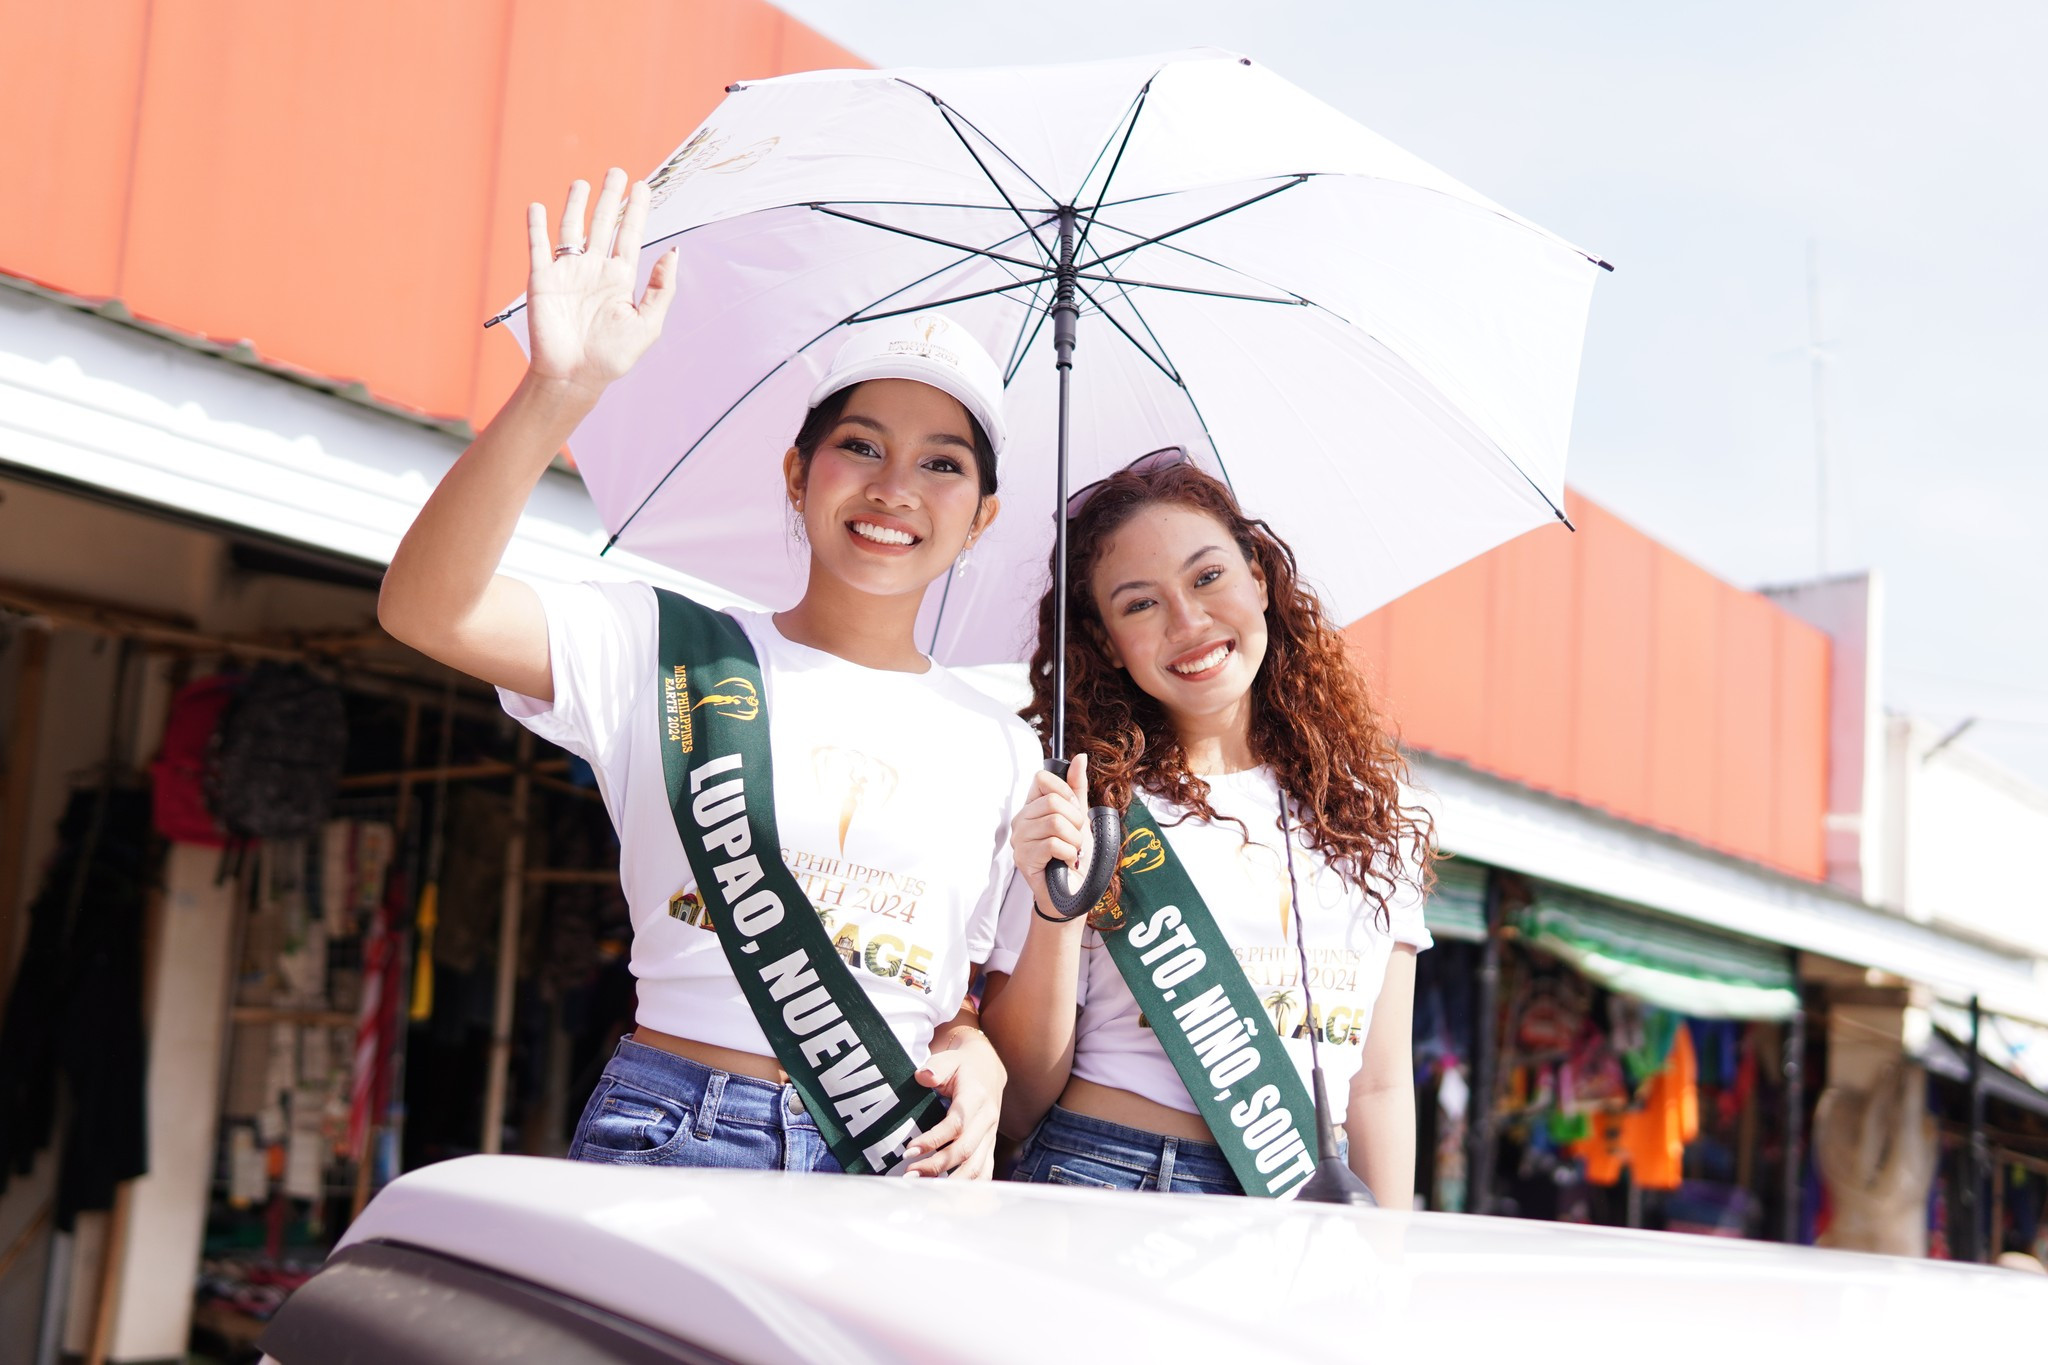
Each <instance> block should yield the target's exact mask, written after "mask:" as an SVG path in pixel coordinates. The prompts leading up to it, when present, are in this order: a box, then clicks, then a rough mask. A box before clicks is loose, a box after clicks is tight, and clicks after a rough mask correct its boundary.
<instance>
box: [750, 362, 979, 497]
mask: <svg viewBox="0 0 2048 1365" xmlns="http://www.w3.org/2000/svg"><path fill="white" fill-rule="evenodd" d="M859 387H860V385H859V384H849V385H847V386H846V387H845V388H843V389H841V390H839V391H838V392H837V393H834V394H831V395H830V396H828V397H827V398H826V399H825V401H824V402H822V403H820V404H818V406H816V407H815V408H812V409H811V410H810V411H809V412H807V413H805V414H804V424H803V425H802V426H801V427H798V428H797V433H796V439H795V440H794V441H792V442H790V444H791V445H793V446H795V447H796V455H797V462H798V464H799V465H800V466H801V467H802V469H803V471H804V477H806V478H809V477H810V473H811V457H812V456H813V455H816V454H817V453H818V447H819V446H821V445H823V444H824V443H825V438H826V437H827V436H830V435H831V434H832V428H834V427H836V426H838V425H839V419H840V418H841V417H844V416H845V415H846V403H847V400H848V399H850V398H852V397H853V391H854V390H855V389H857V388H859ZM949 396H950V395H949ZM953 401H954V402H956V403H957V402H959V400H958V399H957V398H956V399H954V400H953ZM960 408H961V411H963V412H965V411H966V409H967V405H966V404H965V403H961V404H960ZM967 425H968V427H969V428H970V429H971V430H972V431H973V433H974V471H975V473H976V474H977V475H978V476H979V477H980V479H981V496H983V497H984V498H992V497H994V496H995V493H996V448H995V446H994V445H993V444H991V443H990V441H989V439H988V433H987V432H986V431H983V430H982V429H981V419H980V418H978V417H976V416H975V415H974V414H973V413H971V412H969V413H967Z"/></svg>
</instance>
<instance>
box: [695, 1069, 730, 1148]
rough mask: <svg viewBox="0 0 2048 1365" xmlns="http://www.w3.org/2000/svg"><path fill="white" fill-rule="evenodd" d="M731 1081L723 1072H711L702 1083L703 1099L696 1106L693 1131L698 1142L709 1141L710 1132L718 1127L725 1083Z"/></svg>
mask: <svg viewBox="0 0 2048 1365" xmlns="http://www.w3.org/2000/svg"><path fill="white" fill-rule="evenodd" d="M730 1079H732V1078H731V1077H730V1076H728V1075H727V1074H726V1073H725V1072H723V1071H713V1072H712V1073H711V1075H710V1078H709V1079H707V1080H706V1081H705V1082H704V1098H703V1099H702V1100H701V1101H700V1102H699V1103H698V1105H697V1122H696V1125H695V1127H694V1131H695V1132H696V1134H697V1137H698V1139H699V1140H700V1141H704V1142H709V1141H710V1140H711V1130H712V1129H713V1128H715V1127H717V1125H718V1111H719V1108H720V1107H721V1106H722V1105H724V1103H725V1083H726V1082H727V1081H728V1080H730Z"/></svg>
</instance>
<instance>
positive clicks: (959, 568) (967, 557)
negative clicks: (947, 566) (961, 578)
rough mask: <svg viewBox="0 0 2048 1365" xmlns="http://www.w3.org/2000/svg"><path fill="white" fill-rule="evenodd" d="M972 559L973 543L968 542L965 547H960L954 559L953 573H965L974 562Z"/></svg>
mask: <svg viewBox="0 0 2048 1365" xmlns="http://www.w3.org/2000/svg"><path fill="white" fill-rule="evenodd" d="M973 557H974V542H973V541H971V540H970V541H968V542H967V543H966V544H965V545H962V546H961V547H960V553H959V554H958V555H956V556H955V557H954V559H953V572H954V573H966V572H967V569H968V566H969V565H970V564H972V563H973V562H974V559H973Z"/></svg>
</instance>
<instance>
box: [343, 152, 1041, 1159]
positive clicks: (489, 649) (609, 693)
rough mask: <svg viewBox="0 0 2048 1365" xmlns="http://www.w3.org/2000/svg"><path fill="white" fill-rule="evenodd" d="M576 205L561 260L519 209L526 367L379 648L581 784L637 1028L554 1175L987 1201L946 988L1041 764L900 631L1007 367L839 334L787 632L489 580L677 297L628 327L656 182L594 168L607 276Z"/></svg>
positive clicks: (759, 622) (898, 340)
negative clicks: (968, 1184)
mask: <svg viewBox="0 0 2048 1365" xmlns="http://www.w3.org/2000/svg"><path fill="white" fill-rule="evenodd" d="M588 194H589V189H588V186H586V185H584V184H583V183H582V182H580V181H579V182H578V183H577V184H576V185H575V186H574V187H573V188H572V189H571V191H570V195H569V200H568V204H567V207H566V208H565V209H564V211H563V215H562V220H561V235H560V237H559V239H558V241H557V242H556V243H554V244H551V243H550V242H549V240H548V237H547V234H546V219H545V213H544V210H543V209H542V208H541V206H540V205H538V204H536V205H533V206H531V208H530V209H529V211H528V225H527V226H528V235H529V245H530V248H531V278H530V283H529V287H528V299H529V329H530V333H531V346H532V356H531V361H530V364H529V366H528V369H527V373H526V375H525V377H524V379H523V380H522V381H521V383H520V385H519V387H518V388H517V390H516V391H515V392H514V393H513V395H512V397H511V398H510V399H509V400H508V401H507V402H506V404H505V407H504V408H503V409H502V410H501V411H500V412H499V413H498V415H497V417H496V418H494V419H493V420H492V422H491V423H490V425H489V426H488V427H486V428H485V429H484V431H483V432H482V433H481V434H480V435H479V436H478V437H477V439H476V441H475V442H474V444H472V445H471V446H470V448H469V449H468V450H467V451H465V452H464V454H463V456H462V458H461V459H460V460H458V461H457V462H456V464H455V466H454V467H453V468H452V469H451V470H450V471H449V473H448V475H447V476H446V477H445V478H444V479H443V480H442V481H441V484H440V486H439V488H437V489H436V490H435V492H434V494H433V496H432V497H431V498H429V499H428V501H427V504H426V506H425V507H423V508H422V509H421V511H420V514H419V517H418V518H417V519H416V520H415V521H414V523H413V525H412V528H411V529H410V530H409V531H408V532H407V533H406V536H405V539H404V541H403V542H402V543H401V544H400V546H399V548H398V551H397V553H396V554H395V555H394V556H393V558H392V561H391V569H390V571H389V573H388V574H387V575H386V576H385V580H384V589H383V596H382V599H381V601H380V604H379V617H380V619H381V620H382V622H383V624H384V626H385V628H386V629H387V630H389V631H390V632H391V633H392V634H393V635H394V636H396V637H397V638H399V639H400V640H403V641H405V642H406V643H407V644H410V645H412V646H414V647H415V648H417V649H419V650H421V651H422V652H424V653H426V654H428V655H430V656H432V657H434V658H436V659H438V660H440V661H441V662H443V663H446V664H448V665H450V666H451V667H454V668H459V669H462V670H463V671H465V672H467V673H470V674H473V675H475V676H476V677H478V678H481V679H483V680H484V681H486V682H490V683H493V684H496V685H497V687H498V689H499V692H500V695H501V698H502V700H503V702H504V705H505V709H506V710H507V711H508V712H510V713H511V714H512V715H513V716H514V717H515V718H516V719H518V720H519V721H520V723H522V724H524V725H525V726H527V727H528V728H529V729H531V730H532V731H534V732H535V733H536V734H538V735H540V736H541V737H542V738H544V739H547V740H549V741H550V742H552V743H555V744H558V745H560V746H561V747H563V748H565V749H567V750H569V751H570V752H572V753H574V754H577V755H578V756H580V757H582V758H584V759H586V760H587V761H588V762H589V763H590V764H591V766H592V767H593V768H594V769H595V771H596V773H597V777H598V784H599V787H600V789H601V790H602V792H603V794H604V798H605V804H606V806H607V808H608V809H609V810H610V812H611V815H612V820H613V823H614V824H615V826H616V827H617V829H618V832H619V840H620V859H619V861H620V879H621V883H622V885H623V888H624V891H625V895H626V899H627V902H628V904H629V906H630V908H631V912H632V918H633V956H632V966H633V971H634V974H635V976H636V977H637V978H638V997H639V1003H638V1008H637V1027H636V1028H635V1030H634V1032H633V1034H632V1035H631V1036H630V1037H629V1038H627V1039H626V1040H624V1041H622V1042H621V1043H620V1044H619V1049H618V1052H617V1054H616V1055H615V1056H614V1057H613V1058H612V1060H611V1062H610V1064H609V1065H608V1066H607V1067H606V1069H605V1072H604V1076H603V1078H602V1079H601V1080H600V1081H599V1083H598V1086H597V1088H596V1090H595V1092H594V1093H593V1094H592V1095H591V1097H590V1100H589V1102H588V1104H587V1105H586V1106H585V1108H584V1111H583V1115H582V1119H581V1121H580V1122H579V1124H578V1126H577V1130H576V1134H575V1137H574V1140H573V1141H572V1143H571V1145H570V1149H569V1155H570V1156H571V1157H572V1158H577V1159H582V1160H588V1161H599V1162H610V1163H617V1164H640V1165H682V1166H740V1167H755V1168H766V1169H778V1170H827V1171H837V1170H849V1171H864V1172H875V1173H900V1174H906V1175H925V1176H935V1175H960V1176H972V1177H985V1176H987V1175H988V1174H989V1170H990V1166H991V1158H992V1149H993V1142H994V1134H995V1126H996V1116H997V1107H998V1104H999V1102H1000V1097H1001V1091H1002V1086H1003V1081H1004V1073H1003V1068H1002V1064H1001V1063H1000V1062H999V1061H998V1060H997V1059H996V1056H995V1054H994V1052H993V1050H992V1049H991V1048H990V1047H989V1045H988V1043H987V1041H986V1040H985V1039H984V1038H983V1037H982V1035H981V1033H980V1032H979V1030H978V1029H977V1027H976V1016H975V1012H974V1008H973V1005H972V1003H971V1001H968V1000H967V999H966V993H967V985H968V981H969V979H970V975H971V973H972V971H973V970H974V968H975V966H976V965H977V964H979V963H980V962H981V961H982V960H983V959H984V958H985V957H986V956H987V955H988V952H989V949H990V946H991V943H992V940H993V936H994V932H995V923H996V917H997V912H998V909H999V906H1000V901H1001V896H1002V888H1003V887H1004V885H1005V884H1006V882H1007V881H1008V879H1009V874H1010V855H1009V849H1008V840H1007V832H1008V829H1009V825H1010V823H1011V821H1012V819H1013V818H1014V816H1015V814H1016V812H1017V810H1018V809H1019V808H1020V807H1021V805H1022V802H1023V798H1024V792H1025V788H1026V785H1027V784H1028V782H1029V780H1030V775H1031V773H1032V772H1033V771H1034V770H1035V769H1036V768H1037V767H1038V742H1037V740H1036V738H1035V737H1034V736H1033V735H1032V734H1031V732H1030V730H1029V729H1028V728H1027V727H1026V726H1025V725H1024V724H1023V723H1022V722H1021V721H1019V720H1018V719H1017V718H1016V717H1015V716H1012V715H1009V714H1008V713H1007V712H1005V711H1004V710H1003V709H1002V708H1001V707H999V706H998V705H996V704H995V703H994V702H992V701H990V700H988V699H987V698H985V697H984V696H983V695H982V694H981V693H980V692H978V691H976V690H975V689H973V688H972V687H970V686H968V685H967V684H966V683H964V682H962V681H961V680H960V679H959V678H957V677H956V676H954V675H953V674H952V673H951V672H949V671H948V670H947V669H945V668H943V667H941V666H939V665H938V664H937V663H935V662H934V661H933V660H931V659H930V658H928V657H926V656H925V655H924V654H922V653H921V652H919V650H918V649H917V647H916V645H915V644H914V642H913V639H912V626H913V624H914V622H915V620H916V617H917V612H918V608H919V605H920V603H921V602H922V600H923V597H924V591H925V588H926V587H927V586H928V585H929V584H931V583H932V582H934V581H935V580H936V579H938V578H939V577H941V576H942V575H944V574H945V573H946V572H947V571H948V570H949V569H950V568H951V567H952V566H953V564H954V562H955V561H956V559H957V558H958V557H959V556H961V555H963V554H965V553H966V552H967V550H968V549H969V548H970V547H971V546H972V545H973V544H974V542H975V540H976V539H977V538H978V537H979V536H980V535H981V534H982V533H983V532H984V531H985V530H986V529H987V527H988V525H989V523H990V522H991V521H992V520H993V519H994V518H995V515H996V511H997V499H996V463H997V457H998V453H999V452H1000V450H1001V448H1002V441H1003V434H1004V428H1003V415H1002V383H1001V378H1000V374H999V372H998V370H997V367H996V364H995V362H994V361H993V360H991V359H990V358H989V356H988V354H987V353H986V352H985V351H984V350H982V348H981V346H980V345H979V344H978V343H977V342H976V341H975V340H974V338H973V337H971V336H969V335H968V334H967V333H966V332H965V331H963V330H961V329H960V328H959V327H957V326H955V325H954V324H952V323H950V322H948V321H947V320H946V319H944V318H942V317H938V316H936V315H932V316H924V317H917V316H905V317H901V318H895V319H891V320H888V321H886V322H880V323H877V324H873V325H871V326H869V327H867V328H865V329H863V330H861V331H858V332H855V333H853V334H852V336H851V337H850V339H849V340H848V341H847V342H846V343H845V344H844V345H843V347H842V348H841V350H840V351H839V353H838V355H837V357H836V359H835V360H834V362H833V364H832V366H831V368H830V370H829V372H828V373H827V374H826V376H825V377H824V379H823V380H822V381H821V382H820V383H819V384H818V385H817V387H816V389H815V390H814V391H813V393H812V394H811V398H810V409H809V411H808V413H807V414H805V415H803V416H802V418H801V421H800V424H799V425H798V430H797V432H796V435H795V437H794V439H793V440H792V442H791V444H790V446H789V448H788V450H787V451H785V452H784V453H783V456H782V475H783V484H784V487H785V489H786V491H787V496H788V500H789V504H790V507H791V508H792V512H793V515H794V517H795V518H796V524H797V533H798V535H799V536H800V537H801V538H802V539H803V540H804V541H805V542H807V543H808V545H809V551H810V562H809V570H808V577H807V582H806V587H805V591H804V593H803V596H802V598H801V600H799V601H798V602H797V603H796V604H795V605H794V606H791V607H790V608H788V609H787V610H785V611H780V612H775V613H772V614H771V613H765V612H747V611H731V612H714V611H711V610H709V609H708V608H706V607H703V606H701V605H699V604H697V603H695V602H692V601H690V600H688V599H687V598H684V597H681V596H679V595H677V594H674V593H668V592H660V591H657V590H656V589H654V588H653V587H651V586H650V585H648V584H645V583H584V584H577V585H573V586H564V585H540V584H529V583H526V582H522V581H520V580H518V579H514V578H509V577H506V576H504V575H502V574H499V573H497V572H496V570H497V565H498V562H499V559H500V558H501V557H502V555H503V553H504V550H505V546H506V544H507V542H508V541H509V540H510V538H511V534H512V530H513V527H514V525H515V524H516V523H517V521H518V518H519V514H520V511H521V509H522V507H523V506H524V504H525V501H526V498H527V496H528V494H529V493H530V492H531V491H532V490H533V488H534V486H535V484H536V483H537V482H538V481H539V479H540V476H541V473H542V472H543V471H544V470H545V469H546V468H547V465H548V462H549V461H550V460H551V459H552V458H553V455H554V452H555V451H557V450H558V449H560V448H561V447H562V446H563V444H564V443H565V442H566V441H567V440H568V438H569V436H570V434H571V433H572V432H573V431H574V430H575V428H576V425H577V423H578V422H579V421H581V420H582V418H583V417H584V416H585V415H586V414H588V413H589V412H590V410H591V409H592V407H593V406H595V405H596V403H597V402H598V401H599V398H600V396H601V395H602V394H603V392H604V391H605V389H606V387H607V386H608V385H609V384H610V383H611V382H612V381H614V380H616V379H618V378H619V377H620V376H622V375H624V374H625V373H626V372H627V371H628V370H629V369H630V368H631V367H632V366H633V364H634V363H635V362H636V361H637V360H638V359H639V358H640V357H641V355H643V354H644V353H645V352H646V350H647V348H648V347H649V346H650V345H651V344H652V343H653V341H654V339H655V337H656V336H657V335H658V334H659V332H660V329H661V324H662V318H663V316H664V315H665V314H666V312H667V311H668V308H669V305H670V303H671V301H672V299H673V297H674V294H675V289H676V275H677V267H676V259H675V256H674V255H673V253H671V254H670V255H668V256H665V257H663V258H662V259H661V261H659V262H658V263H657V264H656V265H655V267H654V271H653V274H652V276H651V278H650V279H649V282H648V286H647V290H646V293H645V294H644V295H643V296H642V297H641V298H640V300H639V301H638V302H637V303H636V302H635V301H634V299H633V269H634V257H635V252H634V250H633V247H632V244H635V243H638V242H639V241H640V240H641V230H642V226H643V224H644V221H645V218H646V213H647V202H648V192H647V187H646V185H644V184H635V185H633V186H632V188H631V190H630V192H628V190H627V188H626V181H625V176H624V175H623V173H621V172H619V171H617V170H614V171H612V172H611V173H610V174H609V175H608V176H607V177H606V179H605V182H604V185H603V187H602V190H601V191H600V193H599V194H598V196H597V202H596V205H595V212H594V214H593V215H592V217H591V221H592V222H595V223H599V224H609V223H613V222H619V223H620V224H621V226H620V230H619V232H618V234H617V240H618V242H619V243H621V244H625V245H623V246H622V247H619V248H612V247H609V246H604V247H602V249H597V248H599V247H600V244H598V243H591V244H589V246H590V248H592V249H586V243H585V236H584V234H585V215H584V208H585V203H586V200H587V198H588ZM622 208H623V214H622V213H621V210H622ZM551 246H552V249H551ZM678 382H687V379H686V378H683V377H679V378H678ZM792 423H793V424H797V417H796V414H792ZM762 455H763V457H764V458H766V457H768V456H769V455H770V452H769V451H763V452H762Z"/></svg>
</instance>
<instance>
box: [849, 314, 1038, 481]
mask: <svg viewBox="0 0 2048 1365" xmlns="http://www.w3.org/2000/svg"><path fill="white" fill-rule="evenodd" d="M870 379H914V380H916V381H917V382H918V383H920V384H929V385H931V386H932V387H933V388H935V389H937V390H939V391H940V392H942V393H947V394H951V395H952V396H953V397H954V398H957V399H959V400H960V406H962V407H964V408H966V409H967V411H968V412H970V413H971V414H973V416H974V420H975V421H977V422H979V423H981V429H982V430H983V431H985V432H987V433H988V440H989V445H990V446H992V447H993V448H994V449H995V450H996V452H997V453H1001V451H1002V448H1003V434H1004V432H1003V372H1002V370H1001V368H1000V367H998V366H997V364H996V362H995V358H994V357H993V356H991V355H990V354H989V353H988V352H987V351H985V350H983V349H982V347H981V343H980V342H978V341H976V340H975V339H974V337H973V335H972V334H971V333H970V332H968V330H967V329H966V328H965V327H962V326H960V325H959V324H958V323H956V322H954V321H953V320H952V319H951V318H948V317H946V316H945V315H944V314H941V313H906V314H904V315H903V316H902V317H895V318H886V319H884V320H883V321H881V322H872V323H869V324H868V325H867V326H865V327H863V328H861V329H860V330H859V331H857V332H855V333H854V334H853V335H852V336H851V337H849V338H847V340H846V342H845V344H843V345H842V346H840V348H839V354H838V355H836V356H834V357H833V358H832V368H831V369H829V370H827V371H826V372H825V377H824V378H823V379H821V380H819V381H818V386H817V387H816V388H814V389H812V390H811V403H810V405H811V406H812V407H814V408H815V407H816V406H818V404H820V403H822V402H824V401H825V400H826V399H827V398H830V397H831V396H832V395H833V394H835V393H838V392H839V391H840V390H841V389H850V388H852V387H853V386H854V385H855V384H865V383H866V382H867V381H868V380H870Z"/></svg>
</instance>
